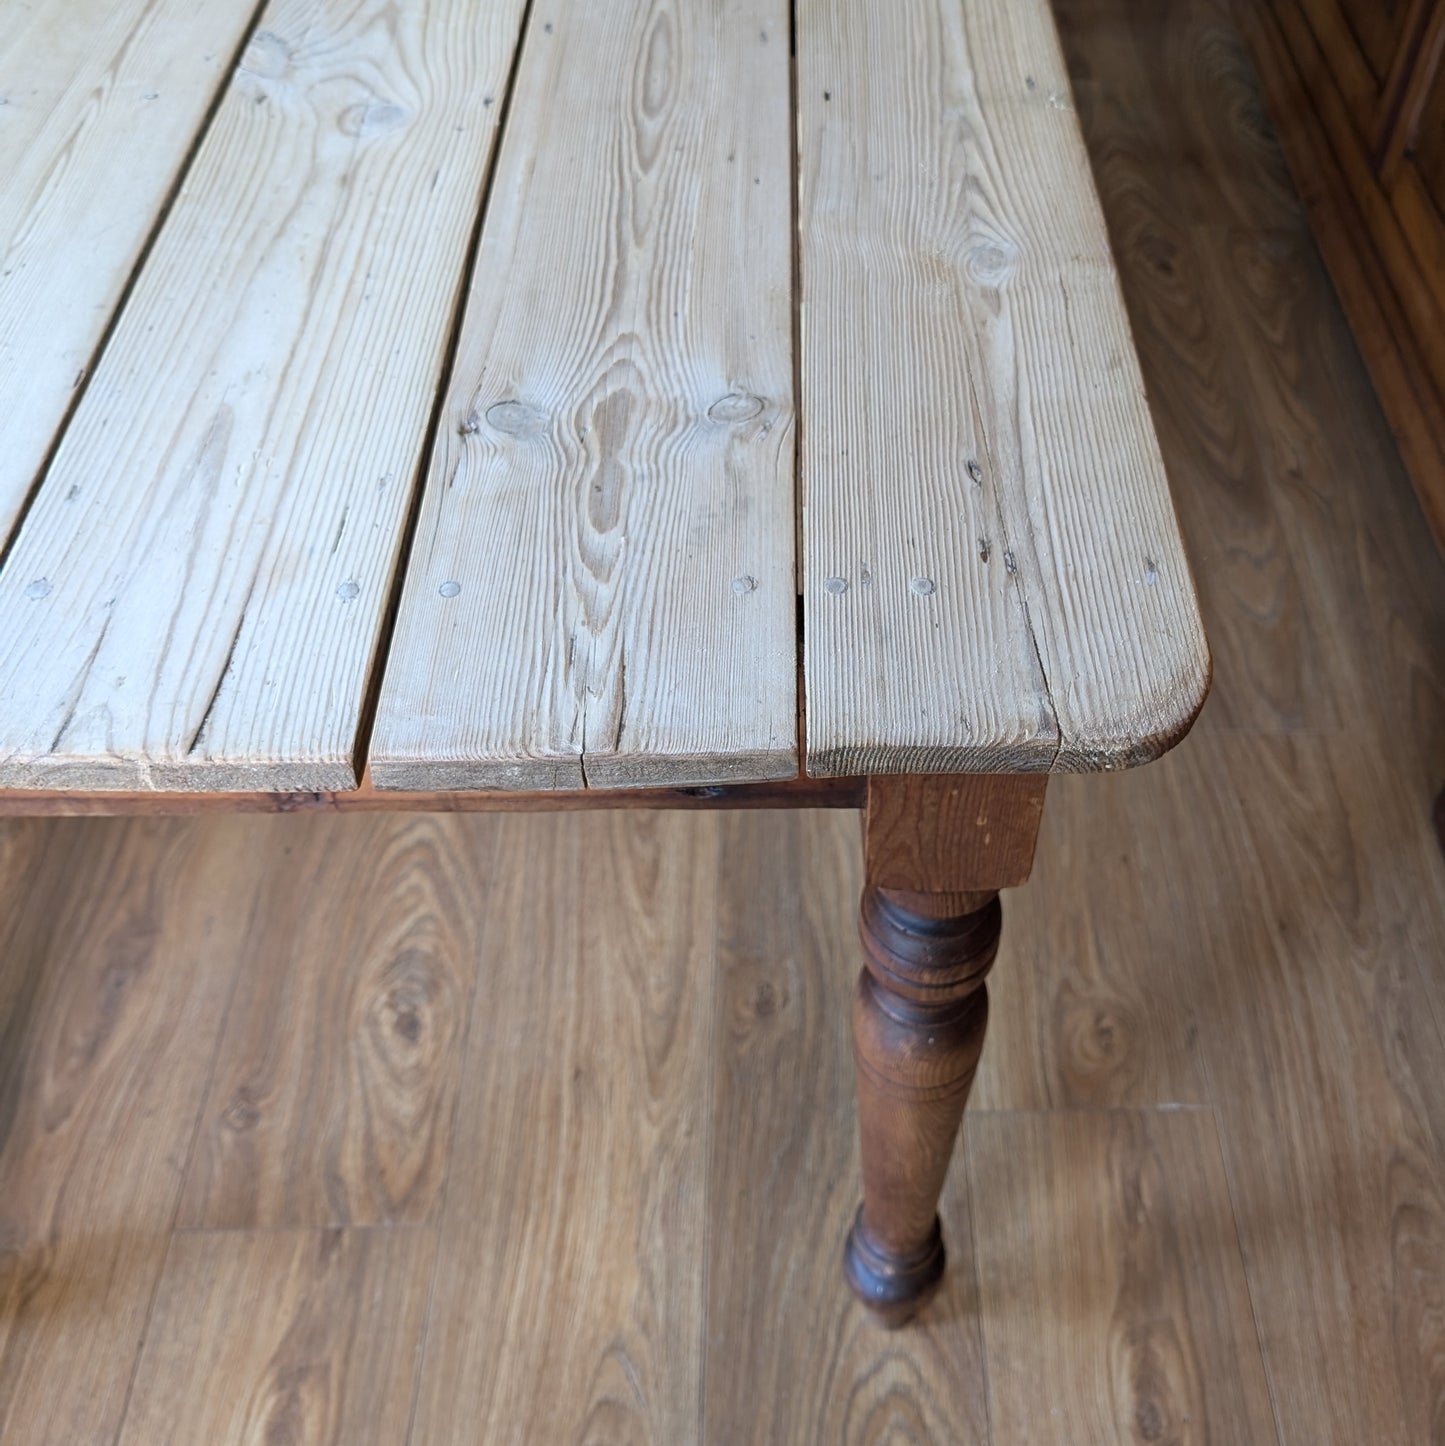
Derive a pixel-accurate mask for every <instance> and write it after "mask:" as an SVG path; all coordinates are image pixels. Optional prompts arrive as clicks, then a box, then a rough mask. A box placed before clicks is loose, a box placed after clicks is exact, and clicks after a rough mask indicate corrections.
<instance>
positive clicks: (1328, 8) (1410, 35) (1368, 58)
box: [1281, 0, 1429, 150]
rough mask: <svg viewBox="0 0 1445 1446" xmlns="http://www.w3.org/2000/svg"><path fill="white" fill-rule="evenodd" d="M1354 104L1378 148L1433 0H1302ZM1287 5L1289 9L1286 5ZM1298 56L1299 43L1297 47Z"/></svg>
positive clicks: (1361, 130) (1362, 130) (1354, 113)
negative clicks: (1407, 60)
mask: <svg viewBox="0 0 1445 1446" xmlns="http://www.w3.org/2000/svg"><path fill="white" fill-rule="evenodd" d="M1296 3H1297V4H1298V6H1299V8H1300V10H1301V11H1302V12H1303V14H1304V16H1305V18H1306V19H1307V21H1308V23H1309V28H1310V30H1311V32H1312V33H1313V37H1314V40H1315V43H1316V44H1317V45H1318V46H1319V49H1320V51H1321V52H1322V54H1323V58H1324V61H1325V64H1326V66H1327V67H1328V69H1329V72H1330V75H1331V77H1332V78H1333V80H1334V82H1335V84H1336V85H1337V86H1339V88H1340V92H1341V93H1342V94H1343V96H1344V98H1345V102H1346V104H1347V105H1348V107H1349V110H1350V115H1351V117H1352V118H1353V120H1354V122H1355V128H1356V131H1357V133H1358V135H1359V136H1360V138H1361V139H1362V140H1363V141H1364V142H1365V144H1366V146H1367V147H1369V148H1370V149H1371V150H1373V149H1374V148H1375V147H1376V145H1377V144H1378V142H1379V141H1380V139H1381V137H1382V134H1383V130H1384V127H1385V126H1386V124H1387V123H1388V120H1389V113H1390V111H1391V109H1392V102H1393V98H1394V96H1395V94H1396V93H1397V91H1398V88H1399V85H1400V83H1401V82H1402V80H1403V78H1404V74H1405V70H1406V66H1405V64H1404V62H1405V60H1406V58H1407V53H1408V51H1409V49H1410V47H1411V46H1412V45H1413V44H1414V42H1415V41H1416V38H1417V37H1418V34H1419V30H1420V26H1421V24H1422V22H1423V19H1424V16H1425V13H1426V10H1427V8H1428V4H1429V0H1296ZM1281 8H1282V9H1285V8H1288V7H1287V6H1282V7H1281ZM1295 49H1296V53H1297V54H1298V44H1296V46H1295Z"/></svg>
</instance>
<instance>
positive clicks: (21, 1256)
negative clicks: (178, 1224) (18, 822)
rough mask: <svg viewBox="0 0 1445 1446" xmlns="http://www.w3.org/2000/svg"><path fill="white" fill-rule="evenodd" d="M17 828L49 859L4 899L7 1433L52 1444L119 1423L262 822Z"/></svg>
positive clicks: (231, 969)
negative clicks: (26, 884)
mask: <svg viewBox="0 0 1445 1446" xmlns="http://www.w3.org/2000/svg"><path fill="white" fill-rule="evenodd" d="M27 830H28V831H29V832H30V833H32V834H33V835H35V837H34V843H35V844H37V845H38V846H39V847H40V848H41V849H42V850H43V857H44V868H43V869H42V871H41V872H40V873H39V875H38V876H37V875H35V874H32V875H31V876H30V880H29V887H27V890H26V893H25V894H24V896H16V895H9V894H7V897H6V900H5V902H6V904H7V908H6V910H5V912H6V923H5V925H4V926H3V929H4V938H3V942H4V944H5V946H6V947H5V949H4V952H3V953H0V1003H3V1004H4V1016H3V1024H0V1030H3V1041H0V1043H3V1049H0V1438H3V1439H4V1440H5V1441H7V1442H9V1441H17V1442H26V1443H35V1446H51V1443H54V1446H61V1443H69V1442H77V1441H86V1442H89V1441H109V1440H112V1439H113V1438H114V1435H115V1432H116V1430H117V1428H118V1426H119V1424H120V1419H121V1413H122V1411H123V1409H124V1405H125V1399H126V1391H127V1387H128V1385H129V1382H130V1378H131V1372H132V1368H133V1364H134V1360H135V1356H136V1352H137V1350H138V1348H139V1346H140V1343H141V1337H142V1334H143V1332H144V1329H145V1324H146V1320H147V1316H148V1313H149V1310H150V1305H151V1299H152V1294H153V1292H154V1289H155V1285H156V1281H157V1279H158V1278H159V1275H160V1271H161V1264H162V1261H163V1259H164V1256H165V1252H166V1244H167V1241H168V1239H169V1234H170V1230H171V1226H172V1224H173V1222H174V1218H175V1210H176V1202H177V1200H178V1198H179V1194H180V1188H181V1180H182V1174H183V1171H184V1168H185V1160H186V1152H187V1149H188V1147H189V1143H190V1139H191V1136H192V1134H193V1132H194V1130H195V1123H196V1111H197V1108H198V1105H199V1102H200V1100H201V1098H202V1097H203V1095H204V1092H205V1087H206V1080H207V1077H208V1075H209V1073H210V1069H211V1063H212V1059H213V1056H214V1053H215V1046H216V1039H217V1036H218V1034H219V1032H220V1029H221V1025H222V1022H223V1019H224V1015H225V1008H226V1002H227V1000H228V998H229V995H230V991H231V985H232V981H233V979H234V977H235V969H236V966H237V964H238V962H239V948H238V946H239V943H240V941H241V940H242V939H243V938H244V936H245V931H246V921H247V918H248V915H249V913H250V910H251V906H252V903H253V899H254V893H255V888H256V884H257V878H258V870H257V868H256V859H257V850H256V842H257V834H256V827H255V825H254V824H252V823H248V822H246V821H236V822H222V823H214V824H210V825H207V826H199V825H191V826H186V825H181V826H177V825H168V824H165V823H157V822H155V821H154V820H137V821H134V822H128V823H114V824H100V825H83V824H78V823H51V824H39V825H37V824H32V825H28V826H27ZM22 877H23V876H22V875H20V874H19V873H18V872H17V874H16V875H15V876H14V882H15V883H18V882H20V880H21V878H22ZM10 882H11V881H9V880H7V885H8V884H9V883H10Z"/></svg>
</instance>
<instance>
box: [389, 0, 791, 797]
mask: <svg viewBox="0 0 1445 1446" xmlns="http://www.w3.org/2000/svg"><path fill="white" fill-rule="evenodd" d="M552 15H553V12H552V10H551V9H544V8H542V7H539V8H538V9H537V10H536V11H534V13H533V15H532V18H531V22H530V24H529V32H528V37H527V41H526V45H525V47H524V51H523V54H522V57H521V61H520V64H519V69H518V75H517V80H516V91H515V96H514V99H513V103H512V106H511V113H510V116H509V119H508V124H507V134H506V137H505V138H504V141H503V145H502V150H501V154H500V156H499V159H498V166H497V175H496V178H495V181H494V183H493V187H492V193H491V199H490V205H489V213H488V216H487V218H486V222H485V226H484V230H483V235H482V242H481V248H480V255H479V258H478V261H477V266H476V271H475V276H474V278H473V281H472V287H471V294H470V297H469V300H468V304H467V309H466V315H465V320H464V323H463V328H462V333H461V338H460V342H459V347H458V353H457V360H456V367H455V371H454V375H453V383H452V388H451V391H450V394H449V395H448V397H447V399H446V402H445V409H444V412H443V419H442V425H441V426H440V428H439V431H438V439H437V446H436V450H435V454H434V456H433V458H432V462H431V467H430V471H429V475H428V480H427V489H426V494H425V497H424V500H423V504H422V511H421V517H420V521H419V524H418V528H417V535H416V543H415V546H414V549H413V552H412V558H411V563H410V567H409V572H408V577H407V581H406V587H405V591H404V594H403V598H402V604H401V610H400V614H399V617H398V622H397V628H396V632H395V637H394V640H393V645H392V648H391V656H390V661H389V663H388V667H387V673H386V677H385V680H384V683H383V687H382V694H381V701H380V707H379V710H378V718H377V725H376V729H375V733H374V737H373V742H372V748H371V768H372V773H373V776H374V778H375V780H376V782H377V785H378V786H379V787H382V788H389V789H394V788H403V789H421V790H425V789H463V788H472V789H475V788H518V789H549V788H580V787H583V786H584V785H585V786H591V787H620V786H633V787H636V786H644V785H656V784H713V783H728V782H743V781H748V780H763V779H768V778H775V777H789V776H792V775H794V774H796V772H797V747H796V733H797V721H796V693H797V671H796V631H795V601H794V599H795V596H796V593H795V582H794V542H793V539H794V522H793V519H794V505H793V426H792V414H793V397H792V391H793V387H792V346H791V289H792V282H791V276H792V257H791V240H790V228H789V224H788V221H789V216H790V205H789V195H790V185H791V157H790V125H789V114H788V110H789V59H788V47H787V36H788V27H787V7H786V5H784V4H782V3H781V0H743V3H736V4H731V5H727V6H703V7H699V6H689V5H675V4H674V5H669V4H661V5H659V4H653V3H644V0H595V3H588V4H587V5H575V6H571V7H568V8H566V9H565V10H558V11H557V12H556V20H555V23H554V22H553V19H552ZM449 588H450V589H454V590H451V591H449V590H448V589H449Z"/></svg>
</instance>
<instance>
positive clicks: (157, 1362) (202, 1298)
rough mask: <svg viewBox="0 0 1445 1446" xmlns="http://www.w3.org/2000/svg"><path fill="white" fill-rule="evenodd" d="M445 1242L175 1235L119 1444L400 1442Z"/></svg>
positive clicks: (393, 1237)
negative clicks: (436, 1261) (436, 1266)
mask: <svg viewBox="0 0 1445 1446" xmlns="http://www.w3.org/2000/svg"><path fill="white" fill-rule="evenodd" d="M435 1254H436V1236H435V1234H434V1233H433V1232H432V1231H429V1230H391V1231H376V1230H321V1231H313V1230H306V1231H279V1232H276V1231H266V1232H262V1233H260V1234H243V1235H177V1236H176V1237H175V1239H174V1240H173V1241H172V1243H171V1248H170V1253H169V1255H168V1256H167V1258H166V1269H165V1275H164V1277H163V1278H162V1280H161V1287H160V1292H159V1294H158V1296H157V1299H156V1306H155V1312H154V1316H153V1318H152V1322H151V1324H152V1330H151V1332H150V1333H149V1334H148V1336H147V1341H146V1349H145V1350H144V1351H143V1352H142V1353H141V1358H140V1363H139V1367H138V1369H137V1371H136V1380H135V1386H134V1390H133V1391H132V1395H131V1401H130V1408H129V1410H128V1411H127V1412H126V1419H125V1429H124V1430H123V1431H122V1432H121V1434H120V1440H119V1443H118V1446H190V1443H192V1442H197V1441H205V1442H208V1443H211V1446H279V1443H282V1442H297V1443H301V1442H313V1441H314V1442H333V1441H334V1442H343V1441H344V1442H346V1443H347V1446H353V1443H354V1446H392V1443H394V1442H398V1441H401V1440H403V1439H404V1438H405V1436H406V1432H407V1426H408V1420H407V1416H408V1412H409V1410H410V1407H411V1382H412V1375H413V1373H414V1372H415V1370H416V1357H417V1351H418V1349H419V1347H420V1344H421V1335H422V1323H423V1319H424V1317H425V1313H426V1304H427V1288H428V1286H429V1284H430V1281H431V1274H432V1265H433V1259H434V1256H435Z"/></svg>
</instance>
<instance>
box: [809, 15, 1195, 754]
mask: <svg viewBox="0 0 1445 1446" xmlns="http://www.w3.org/2000/svg"><path fill="white" fill-rule="evenodd" d="M797 24H798V36H797V45H798V58H797V68H798V124H799V158H800V168H801V173H800V181H799V187H800V195H799V238H800V247H801V266H802V321H801V327H802V396H801V406H802V412H803V417H804V426H803V428H802V468H801V471H802V496H803V528H802V536H803V559H802V564H803V574H802V576H803V598H804V618H805V620H806V642H805V649H804V652H805V656H806V659H807V678H806V686H807V720H808V745H807V751H808V766H809V768H810V770H811V771H813V772H816V773H825V774H829V773H831V774H849V773H889V772H924V771H935V770H937V771H958V772H991V771H1009V770H1035V769H1094V768H1113V767H1118V766H1121V765H1126V764H1130V763H1137V762H1141V761H1144V760H1146V759H1148V758H1151V757H1153V756H1154V755H1156V754H1158V753H1160V752H1162V751H1164V749H1166V748H1168V747H1169V746H1170V745H1171V744H1172V743H1174V742H1176V741H1177V740H1178V738H1179V737H1180V736H1181V735H1182V733H1183V732H1184V730H1185V729H1187V727H1188V726H1189V724H1190V722H1191V721H1192V720H1193V717H1194V715H1195V713H1196V712H1197V711H1198V708H1199V706H1200V704H1201V703H1202V702H1203V699H1204V694H1205V691H1206V689H1207V687H1208V682H1209V657H1208V651H1207V649H1206V646H1205V643H1204V636H1203V632H1202V629H1201V626H1200V622H1199V617H1198V612H1197V607H1196V603H1195V599H1194V590H1193V585H1192V582H1191V580H1190V576H1189V569H1188V564H1187V563H1186V561H1185V557H1184V551H1183V547H1182V544H1181V542H1180V539H1179V533H1178V527H1177V524H1176V522H1175V519H1174V514H1173V509H1172V506H1171V503H1170V498H1169V490H1168V486H1167V484H1166V481H1165V477H1164V469H1163V464H1162V461H1161V459H1160V454H1159V448H1158V443H1157V441H1156V440H1155V435H1154V428H1153V424H1152V422H1151V421H1150V416H1149V411H1148V408H1147V406H1146V403H1145V399H1144V389H1143V383H1142V381H1141V378H1140V374H1139V367H1138V362H1137V359H1136V357H1135V354H1134V348H1133V342H1132V339H1131V337H1130V334H1129V325H1128V321H1127V318H1126V316H1125V313H1124V308H1123V304H1122V301H1121V299H1120V295H1119V287H1118V281H1117V278H1116V274H1115V269H1114V264H1113V260H1112V258H1111V255H1110V251H1109V243H1108V237H1107V235H1106V233H1105V229H1104V222H1103V218H1102V216H1101V213H1100V210H1099V205H1098V200H1097V197H1096V195H1095V192H1094V188H1093V183H1092V180H1091V177H1090V173H1089V162H1088V156H1087V154H1086V152H1085V150H1084V146H1083V141H1082V138H1081V136H1080V132H1079V126H1078V121H1077V119H1076V117H1075V114H1074V110H1073V103H1072V101H1071V99H1070V90H1069V80H1068V76H1067V74H1066V73H1065V70H1064V65H1063V60H1062V57H1061V55H1060V51H1059V44H1058V37H1057V34H1056V32H1055V29H1054V22H1053V20H1052V18H1051V16H1050V13H1049V7H1048V4H1047V0H992V3H970V4H967V5H960V4H957V3H955V0H903V3H900V4H897V5H889V6H880V5H877V4H874V3H871V0H801V3H799V5H798V7H797Z"/></svg>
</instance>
